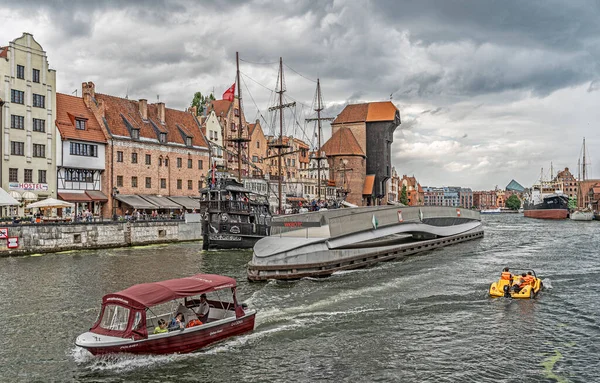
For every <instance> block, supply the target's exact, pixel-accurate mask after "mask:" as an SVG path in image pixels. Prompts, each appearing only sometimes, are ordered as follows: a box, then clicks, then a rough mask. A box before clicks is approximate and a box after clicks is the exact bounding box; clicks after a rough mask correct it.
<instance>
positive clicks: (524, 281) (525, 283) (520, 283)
mask: <svg viewBox="0 0 600 383" xmlns="http://www.w3.org/2000/svg"><path fill="white" fill-rule="evenodd" d="M528 284H529V281H527V280H526V279H523V277H521V279H519V288H521V289H522V288H523V287H525V286H527V285H528Z"/></svg>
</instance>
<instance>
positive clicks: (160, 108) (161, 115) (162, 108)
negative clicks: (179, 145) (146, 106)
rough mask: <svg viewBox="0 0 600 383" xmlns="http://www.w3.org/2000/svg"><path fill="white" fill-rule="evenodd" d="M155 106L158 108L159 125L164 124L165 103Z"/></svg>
mask: <svg viewBox="0 0 600 383" xmlns="http://www.w3.org/2000/svg"><path fill="white" fill-rule="evenodd" d="M156 106H158V119H159V120H160V123H161V124H164V123H165V103H164V102H159V103H158V104H156Z"/></svg>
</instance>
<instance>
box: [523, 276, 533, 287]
mask: <svg viewBox="0 0 600 383" xmlns="http://www.w3.org/2000/svg"><path fill="white" fill-rule="evenodd" d="M525 282H526V283H529V284H531V285H532V286H533V283H534V282H535V278H534V277H533V275H526V276H525Z"/></svg>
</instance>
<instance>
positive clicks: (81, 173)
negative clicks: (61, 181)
mask: <svg viewBox="0 0 600 383" xmlns="http://www.w3.org/2000/svg"><path fill="white" fill-rule="evenodd" d="M65 180H66V181H73V182H94V173H93V171H91V170H85V169H65Z"/></svg>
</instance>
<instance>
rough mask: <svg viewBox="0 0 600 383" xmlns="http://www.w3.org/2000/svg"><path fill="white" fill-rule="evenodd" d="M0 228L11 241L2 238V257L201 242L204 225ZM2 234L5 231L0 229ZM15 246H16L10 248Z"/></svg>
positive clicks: (190, 222) (193, 222)
mask: <svg viewBox="0 0 600 383" xmlns="http://www.w3.org/2000/svg"><path fill="white" fill-rule="evenodd" d="M186 218H187V217H186ZM0 228H2V229H5V230H7V231H8V238H7V239H0V256H12V255H23V254H33V253H51V252H58V251H66V250H82V249H102V248H110V247H126V246H136V245H147V244H153V243H168V242H182V241H197V240H200V239H202V235H201V224H200V222H199V220H196V219H186V220H185V221H184V220H166V221H135V222H90V223H53V224H20V225H5V226H2V225H1V224H0ZM0 233H3V231H2V230H0ZM3 236H4V235H3ZM15 238H16V240H15ZM15 245H16V246H17V247H14V248H10V247H9V246H15Z"/></svg>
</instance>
